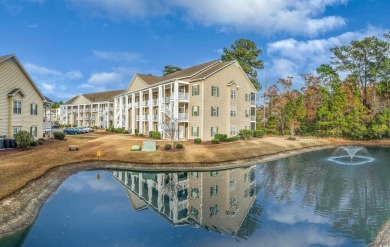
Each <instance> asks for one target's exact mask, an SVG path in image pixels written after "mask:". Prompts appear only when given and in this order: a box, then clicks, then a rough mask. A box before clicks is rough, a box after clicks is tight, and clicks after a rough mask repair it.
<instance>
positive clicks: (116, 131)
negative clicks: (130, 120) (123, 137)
mask: <svg viewBox="0 0 390 247" xmlns="http://www.w3.org/2000/svg"><path fill="white" fill-rule="evenodd" d="M124 130H125V129H123V128H117V129H115V130H114V132H115V133H122V132H123V131H124Z"/></svg>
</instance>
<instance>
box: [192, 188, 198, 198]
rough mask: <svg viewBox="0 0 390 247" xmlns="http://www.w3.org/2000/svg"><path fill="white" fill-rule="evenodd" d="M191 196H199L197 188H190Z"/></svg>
mask: <svg viewBox="0 0 390 247" xmlns="http://www.w3.org/2000/svg"><path fill="white" fill-rule="evenodd" d="M191 197H192V198H194V199H198V198H199V189H198V188H192V190H191Z"/></svg>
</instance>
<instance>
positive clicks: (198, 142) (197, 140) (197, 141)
mask: <svg viewBox="0 0 390 247" xmlns="http://www.w3.org/2000/svg"><path fill="white" fill-rule="evenodd" d="M194 143H196V144H200V143H202V139H200V138H195V139H194Z"/></svg>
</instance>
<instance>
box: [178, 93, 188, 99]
mask: <svg viewBox="0 0 390 247" xmlns="http://www.w3.org/2000/svg"><path fill="white" fill-rule="evenodd" d="M178 96H179V97H178V98H179V100H188V93H179V95H178Z"/></svg>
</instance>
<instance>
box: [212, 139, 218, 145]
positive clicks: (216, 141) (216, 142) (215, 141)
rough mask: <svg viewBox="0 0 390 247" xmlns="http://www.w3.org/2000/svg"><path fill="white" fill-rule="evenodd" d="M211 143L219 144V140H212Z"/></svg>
mask: <svg viewBox="0 0 390 247" xmlns="http://www.w3.org/2000/svg"><path fill="white" fill-rule="evenodd" d="M211 143H212V144H219V139H212V140H211Z"/></svg>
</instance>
